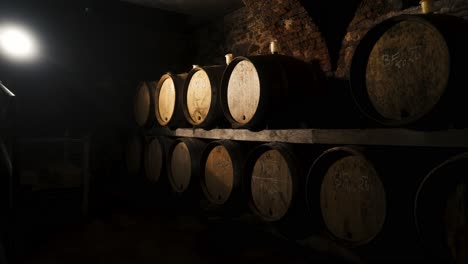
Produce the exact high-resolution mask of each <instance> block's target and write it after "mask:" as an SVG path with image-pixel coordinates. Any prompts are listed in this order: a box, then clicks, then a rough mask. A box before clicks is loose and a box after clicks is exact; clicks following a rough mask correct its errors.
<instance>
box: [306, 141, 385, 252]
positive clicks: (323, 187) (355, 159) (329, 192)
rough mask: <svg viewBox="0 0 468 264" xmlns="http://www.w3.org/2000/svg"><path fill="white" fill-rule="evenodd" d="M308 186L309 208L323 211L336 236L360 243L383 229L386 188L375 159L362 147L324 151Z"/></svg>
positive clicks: (322, 214) (328, 228)
mask: <svg viewBox="0 0 468 264" xmlns="http://www.w3.org/2000/svg"><path fill="white" fill-rule="evenodd" d="M306 186H307V191H306V194H307V201H308V207H309V211H310V212H311V213H312V214H321V218H322V220H323V226H324V227H325V228H326V229H327V230H328V232H329V234H330V235H331V237H332V238H334V239H337V240H339V241H340V242H342V243H344V244H346V245H349V246H359V245H362V244H365V243H368V242H369V241H371V240H372V239H374V238H375V237H376V236H377V235H378V234H379V233H380V231H381V230H382V228H383V225H384V222H385V218H386V195H385V189H384V186H383V183H382V181H381V180H380V177H379V174H378V173H377V171H376V169H375V168H374V166H373V165H372V163H371V162H369V161H368V160H367V159H366V158H365V157H364V156H363V154H362V153H361V152H360V151H359V150H358V149H355V148H351V147H336V148H331V149H329V150H327V151H325V152H324V153H322V154H321V155H320V156H319V157H318V158H317V159H316V160H315V161H314V163H313V165H312V166H311V169H310V171H309V174H308V176H307V184H306ZM317 207H319V208H317Z"/></svg>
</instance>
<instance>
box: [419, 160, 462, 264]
mask: <svg viewBox="0 0 468 264" xmlns="http://www.w3.org/2000/svg"><path fill="white" fill-rule="evenodd" d="M467 161H468V153H463V154H460V155H457V156H455V157H452V158H450V159H448V160H446V161H445V162H443V163H441V164H440V165H438V166H437V167H435V168H434V169H433V170H431V171H430V172H429V173H428V174H427V176H426V177H425V178H424V180H422V181H421V184H420V186H419V189H418V191H417V194H416V197H415V203H414V215H415V224H416V228H417V230H418V234H419V236H420V238H421V241H422V243H423V244H424V246H425V249H426V250H427V252H428V253H429V255H431V256H433V257H436V258H437V259H438V260H440V261H445V262H447V263H467V261H468V254H467V252H468V251H467V250H468V211H467V205H468V192H467V191H468V177H467V176H466V172H467V166H466V162H467Z"/></svg>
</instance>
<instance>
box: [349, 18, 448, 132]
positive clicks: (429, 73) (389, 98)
mask: <svg viewBox="0 0 468 264" xmlns="http://www.w3.org/2000/svg"><path fill="white" fill-rule="evenodd" d="M449 65H450V52H449V49H448V46H447V43H446V41H445V39H444V37H443V35H442V34H441V33H440V31H439V30H438V29H437V28H436V27H435V26H433V25H432V24H431V23H430V22H429V21H428V20H426V19H424V17H421V16H400V17H396V18H392V19H389V20H387V21H384V22H382V23H381V24H379V25H377V26H375V27H374V28H373V29H371V30H370V31H369V32H368V33H367V34H366V35H365V37H364V38H363V39H362V40H361V42H360V44H359V45H358V47H357V49H356V51H355V54H354V56H353V62H352V66H351V75H350V78H351V85H352V89H353V95H354V97H355V100H356V102H357V103H358V106H359V107H360V108H361V110H362V111H363V112H364V113H365V114H366V115H368V116H369V117H371V118H372V119H374V120H376V121H377V122H380V123H383V124H385V125H392V126H393V125H405V124H409V123H412V122H415V121H417V120H419V119H421V118H422V117H424V116H426V115H427V114H428V113H429V112H430V111H431V110H432V109H433V108H434V107H435V105H436V104H437V103H438V102H439V101H440V99H441V96H442V94H443V93H444V91H445V89H446V87H447V85H448V81H449V75H450V67H449Z"/></svg>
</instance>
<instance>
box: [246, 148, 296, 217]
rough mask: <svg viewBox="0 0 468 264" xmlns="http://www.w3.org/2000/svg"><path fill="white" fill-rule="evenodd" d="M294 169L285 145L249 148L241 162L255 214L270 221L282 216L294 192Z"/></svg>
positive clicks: (284, 214) (294, 164)
mask: <svg viewBox="0 0 468 264" xmlns="http://www.w3.org/2000/svg"><path fill="white" fill-rule="evenodd" d="M298 168H299V166H298V165H297V158H296V157H295V154H294V153H293V151H292V149H291V148H290V147H289V146H288V145H286V144H281V143H268V144H263V145H261V146H259V147H257V148H255V150H253V151H252V153H251V154H250V155H249V157H248V159H247V162H246V165H245V177H246V178H245V179H246V184H245V186H246V187H247V192H248V196H249V198H250V199H249V200H250V201H249V202H250V206H251V209H252V210H253V212H254V213H255V214H257V215H258V216H259V217H260V218H262V219H263V220H265V221H272V222H273V221H279V220H281V219H282V218H284V217H285V216H286V214H287V213H288V211H289V210H290V208H291V206H292V205H293V202H294V199H295V195H296V193H297V180H298V178H299V170H298Z"/></svg>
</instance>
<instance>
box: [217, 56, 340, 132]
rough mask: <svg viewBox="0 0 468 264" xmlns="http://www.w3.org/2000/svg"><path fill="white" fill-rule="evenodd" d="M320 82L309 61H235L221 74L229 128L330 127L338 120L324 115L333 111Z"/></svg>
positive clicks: (269, 58)
mask: <svg viewBox="0 0 468 264" xmlns="http://www.w3.org/2000/svg"><path fill="white" fill-rule="evenodd" d="M325 83H326V82H325V76H324V74H323V73H322V72H321V71H320V67H319V66H318V64H316V63H315V62H312V63H305V62H303V61H301V60H298V59H295V58H292V57H288V56H283V55H259V56H251V57H237V58H236V59H234V60H233V61H232V62H231V63H230V64H229V65H228V67H227V68H226V70H225V72H224V74H223V79H222V82H221V104H222V108H223V112H224V115H225V117H226V118H227V119H228V120H229V121H230V123H231V124H232V126H233V127H235V128H249V129H254V130H256V129H262V128H265V127H268V128H286V127H289V128H291V127H301V126H310V127H320V126H331V125H333V124H336V123H339V121H337V120H342V118H340V117H339V116H338V115H337V116H336V118H337V119H336V120H330V118H329V116H326V114H324V109H330V110H333V107H334V106H336V105H335V104H334V103H333V100H332V98H330V96H328V95H329V93H330V91H329V90H327V87H326V85H325ZM329 112H330V114H332V113H333V112H332V111H329ZM335 112H336V111H335ZM343 112H345V111H343ZM304 113H307V115H305V114H304Z"/></svg>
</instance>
